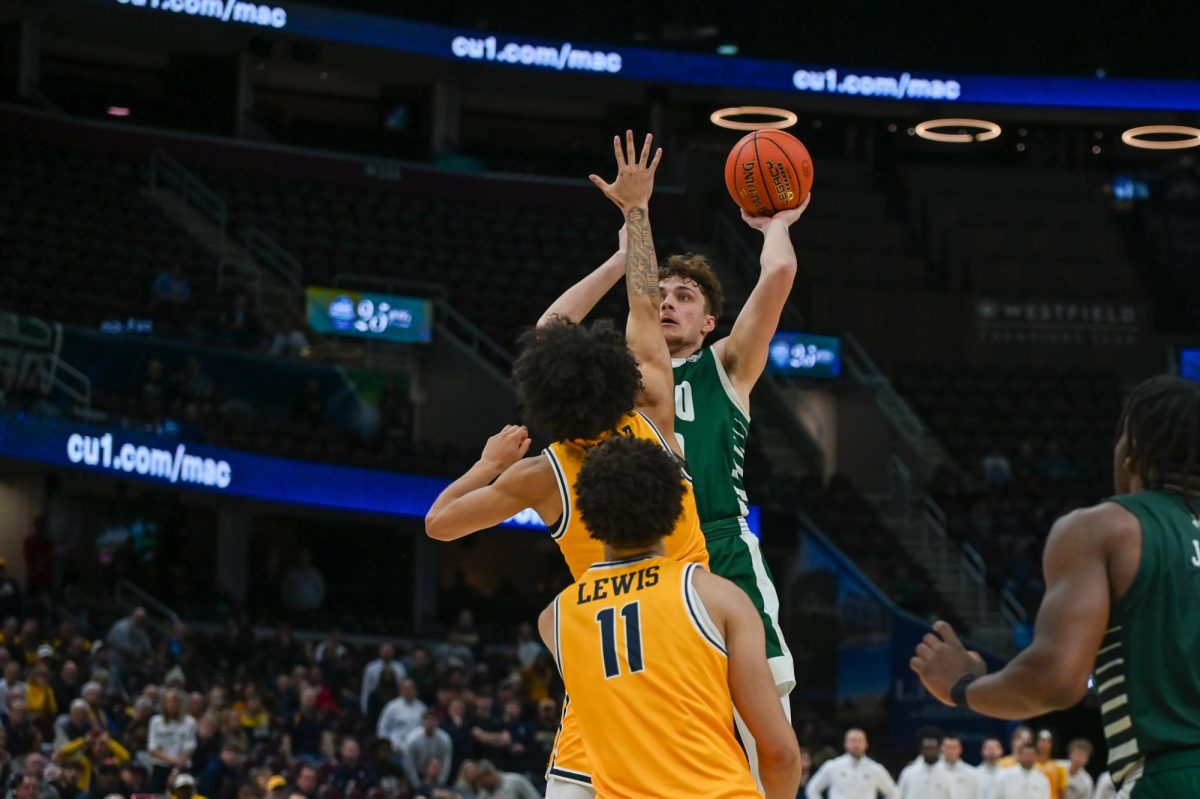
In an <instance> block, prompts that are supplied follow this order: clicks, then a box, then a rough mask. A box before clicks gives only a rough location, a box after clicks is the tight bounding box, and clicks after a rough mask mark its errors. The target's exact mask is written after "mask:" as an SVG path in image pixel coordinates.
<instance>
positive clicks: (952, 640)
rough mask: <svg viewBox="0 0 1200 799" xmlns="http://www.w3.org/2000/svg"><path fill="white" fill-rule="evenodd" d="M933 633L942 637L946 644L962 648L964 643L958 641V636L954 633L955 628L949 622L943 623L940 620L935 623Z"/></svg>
mask: <svg viewBox="0 0 1200 799" xmlns="http://www.w3.org/2000/svg"><path fill="white" fill-rule="evenodd" d="M933 631H934V632H935V633H937V634H938V635H940V636H941V637H942V640H943V641H945V642H946V643H948V644H954V645H955V646H962V641H960V640H958V634H957V633H955V632H954V628H953V627H951V626H950V624H949V622H945V621H941V620H940V619H939V620H938V621H935V622H934V623H933Z"/></svg>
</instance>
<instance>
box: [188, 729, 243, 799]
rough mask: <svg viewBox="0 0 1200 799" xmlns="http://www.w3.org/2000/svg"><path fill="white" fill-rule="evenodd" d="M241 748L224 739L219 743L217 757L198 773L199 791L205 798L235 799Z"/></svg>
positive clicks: (239, 777) (238, 780) (239, 778)
mask: <svg viewBox="0 0 1200 799" xmlns="http://www.w3.org/2000/svg"><path fill="white" fill-rule="evenodd" d="M242 752H243V750H242V749H241V748H240V747H239V746H238V745H237V744H236V743H235V742H233V741H229V740H226V741H225V742H223V743H222V744H221V751H220V754H219V755H218V757H217V758H216V759H215V760H213V761H212V762H211V763H209V764H208V767H207V768H205V769H204V771H202V772H201V773H200V780H199V785H198V786H197V787H198V788H199V789H200V793H201V794H202V795H203V796H205V797H207V799H235V797H236V796H237V791H238V785H239V784H240V782H241V774H240V773H239V771H238V768H239V766H241V762H242Z"/></svg>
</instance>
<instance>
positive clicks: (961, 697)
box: [950, 674, 975, 710]
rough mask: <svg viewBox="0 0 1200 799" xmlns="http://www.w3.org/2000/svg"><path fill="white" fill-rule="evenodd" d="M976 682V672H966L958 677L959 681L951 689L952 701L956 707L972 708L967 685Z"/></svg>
mask: <svg viewBox="0 0 1200 799" xmlns="http://www.w3.org/2000/svg"><path fill="white" fill-rule="evenodd" d="M973 682H975V675H974V674H964V675H963V676H961V677H959V678H958V682H956V683H954V686H953V687H952V688H951V689H950V701H951V702H953V703H954V706H955V707H961V708H966V709H967V710H970V709H971V708H970V705H968V704H967V686H968V685H970V684H971V683H973Z"/></svg>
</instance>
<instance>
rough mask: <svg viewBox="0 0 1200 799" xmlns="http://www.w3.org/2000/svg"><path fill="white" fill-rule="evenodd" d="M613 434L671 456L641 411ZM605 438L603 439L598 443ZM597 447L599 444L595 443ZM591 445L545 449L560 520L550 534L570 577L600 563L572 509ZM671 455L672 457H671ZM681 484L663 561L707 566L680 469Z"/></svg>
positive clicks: (600, 548)
mask: <svg viewBox="0 0 1200 799" xmlns="http://www.w3.org/2000/svg"><path fill="white" fill-rule="evenodd" d="M617 431H618V432H619V433H620V434H621V435H626V436H630V437H632V438H644V439H647V440H649V441H657V442H658V443H659V444H660V445H662V447H663V449H666V450H667V451H668V452H671V448H670V447H669V446H668V445H667V442H666V440H665V439H664V438H663V436H662V433H660V432H659V431H658V428H657V427H655V426H654V423H653V422H651V421H650V419H649V418H647V417H646V415H645V414H643V413H642V412H641V411H637V410H634V411H632V412H630V413H629V414H627V415H626V416H625V417H623V418H622V419H621V421H619V422H618V423H617ZM604 438H607V435H606V436H604V437H602V438H601V439H600V440H601V441H602V440H604ZM596 443H599V442H596ZM591 446H595V444H584V445H581V444H576V443H573V442H568V441H559V442H556V443H554V444H551V445H550V446H549V447H547V448H546V450H545V454H546V457H547V458H549V459H550V465H551V466H553V467H554V476H555V478H556V479H557V481H558V492H559V496H560V497H561V498H562V507H563V511H562V517H561V518H560V519H559V521H558V526H557V527H556V528H555V529H554V530H553V532H551V535H552V536H553V537H554V540H555V541H557V542H558V546H559V549H561V550H562V553H563V558H564V559H565V560H566V561H567V568H569V569H570V570H571V576H573V577H574V578H575V579H577V580H578V579H579V576H580V575H581V574H583V573H584V572H585V571H587V569H588V567H589V566H591V565H592V564H593V563H599V562H600V561H602V560H604V545H603V544H601V543H600V542H599V541H597V540H596V539H594V538H592V537H591V535H589V534H588V530H587V527H586V526H584V524H583V520H582V519H581V518H580V517H579V512H578V510H577V509H576V507H575V505H576V494H575V479H576V478H577V477H579V470H580V469H581V468H583V459H584V457H586V455H587V451H588V448H589V447H591ZM672 454H673V453H672ZM681 472H682V473H683V481H684V483H685V485H686V488H687V491H686V493H685V494H684V497H683V514H682V515H681V516H680V517H679V521H678V522H676V524H675V530H674V531H673V532H672V533H671V534H670V535H669V536H667V538H666V545H667V557H669V558H673V559H674V560H679V561H683V562H686V563H702V564H704V565H705V567H707V566H708V548H707V547H706V546H705V544H704V533H703V532H701V531H700V515H699V514H698V513H697V512H696V494H695V492H694V491H693V490H692V480H691V477H689V476H688V474H687V471H686V469H683V468H682V466H681Z"/></svg>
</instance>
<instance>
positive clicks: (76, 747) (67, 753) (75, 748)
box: [58, 738, 87, 757]
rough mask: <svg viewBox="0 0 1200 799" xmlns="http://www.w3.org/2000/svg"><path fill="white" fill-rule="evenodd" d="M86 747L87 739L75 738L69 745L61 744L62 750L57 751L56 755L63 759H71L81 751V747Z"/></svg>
mask: <svg viewBox="0 0 1200 799" xmlns="http://www.w3.org/2000/svg"><path fill="white" fill-rule="evenodd" d="M86 745H87V738H76V739H75V740H73V741H71V742H70V743H66V744H63V748H62V749H59V750H58V753H59V754H60V755H62V756H63V757H71V756H72V755H77V754H79V753H80V752H82V751H83V747H84V746H86Z"/></svg>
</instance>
